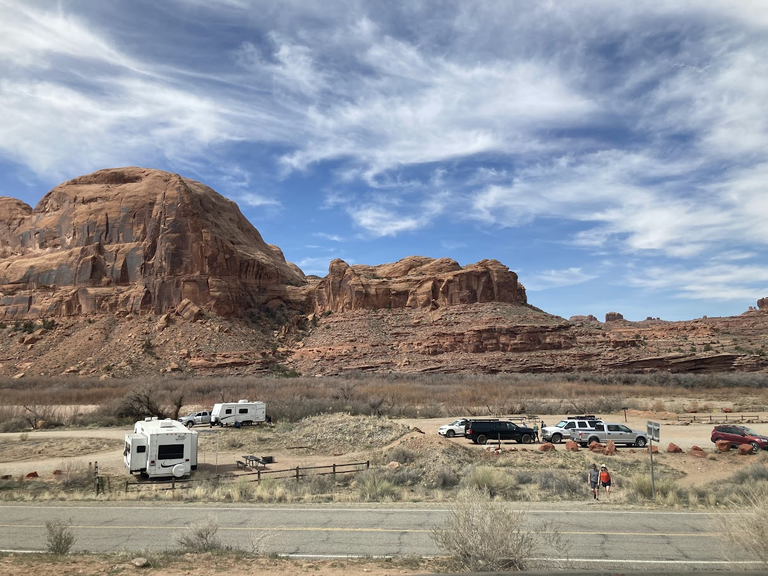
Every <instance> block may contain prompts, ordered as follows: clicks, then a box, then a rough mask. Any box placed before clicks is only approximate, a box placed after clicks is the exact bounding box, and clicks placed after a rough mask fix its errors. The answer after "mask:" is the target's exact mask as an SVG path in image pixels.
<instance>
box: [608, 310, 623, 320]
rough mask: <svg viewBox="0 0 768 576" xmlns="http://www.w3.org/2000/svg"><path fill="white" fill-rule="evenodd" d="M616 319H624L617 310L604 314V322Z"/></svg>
mask: <svg viewBox="0 0 768 576" xmlns="http://www.w3.org/2000/svg"><path fill="white" fill-rule="evenodd" d="M618 320H624V316H623V315H622V314H620V313H618V312H608V313H607V314H606V315H605V321H606V322H616V321H618Z"/></svg>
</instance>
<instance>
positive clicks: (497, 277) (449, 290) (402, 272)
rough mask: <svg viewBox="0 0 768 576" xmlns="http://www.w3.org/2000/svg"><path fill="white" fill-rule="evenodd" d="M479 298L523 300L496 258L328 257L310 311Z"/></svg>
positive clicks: (471, 301) (438, 304) (513, 279)
mask: <svg viewBox="0 0 768 576" xmlns="http://www.w3.org/2000/svg"><path fill="white" fill-rule="evenodd" d="M482 302H510V303H521V304H524V303H526V295H525V288H524V287H523V286H522V285H521V284H520V283H519V282H518V279H517V274H515V273H514V272H512V271H511V270H510V269H509V268H507V267H506V266H504V265H503V264H501V263H500V262H498V261H496V260H481V261H480V262H478V263H476V264H469V265H467V266H464V267H463V268H462V267H461V266H459V264H458V263H457V262H456V261H455V260H451V259H450V258H440V259H438V260H435V259H433V258H425V257H421V256H410V257H408V258H404V259H402V260H400V261H398V262H395V263H393V264H381V265H378V266H366V265H362V264H356V265H354V266H350V265H349V264H347V263H346V262H344V261H343V260H334V261H333V262H331V264H330V266H329V268H328V275H327V276H326V277H325V278H323V279H322V280H321V281H320V282H319V283H318V284H317V286H316V287H315V288H314V308H315V312H348V311H352V310H366V309H367V310H370V309H374V310H381V309H393V308H428V309H432V310H434V309H437V308H442V307H445V306H450V305H454V304H475V303H482Z"/></svg>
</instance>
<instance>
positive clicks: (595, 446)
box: [589, 442, 605, 452]
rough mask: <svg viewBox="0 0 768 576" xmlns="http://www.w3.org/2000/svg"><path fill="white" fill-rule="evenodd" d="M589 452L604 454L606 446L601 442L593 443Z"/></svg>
mask: <svg viewBox="0 0 768 576" xmlns="http://www.w3.org/2000/svg"><path fill="white" fill-rule="evenodd" d="M589 450H590V451H591V452H602V451H603V450H605V446H603V445H602V444H600V442H592V444H590V445H589Z"/></svg>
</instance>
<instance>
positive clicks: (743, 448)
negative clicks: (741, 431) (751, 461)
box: [738, 444, 755, 456]
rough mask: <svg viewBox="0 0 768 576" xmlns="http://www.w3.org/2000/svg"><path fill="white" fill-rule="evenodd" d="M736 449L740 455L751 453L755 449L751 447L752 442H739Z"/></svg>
mask: <svg viewBox="0 0 768 576" xmlns="http://www.w3.org/2000/svg"><path fill="white" fill-rule="evenodd" d="M738 451H739V454H740V455H742V456H747V455H748V454H753V453H754V452H755V449H754V448H752V444H739V448H738Z"/></svg>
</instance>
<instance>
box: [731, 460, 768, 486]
mask: <svg viewBox="0 0 768 576" xmlns="http://www.w3.org/2000/svg"><path fill="white" fill-rule="evenodd" d="M730 481H731V483H732V484H752V483H755V482H760V481H768V466H766V465H765V464H762V463H760V462H755V463H754V464H750V465H749V466H745V467H744V468H740V469H739V470H737V471H736V472H734V473H733V475H732V476H731V478H730Z"/></svg>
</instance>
